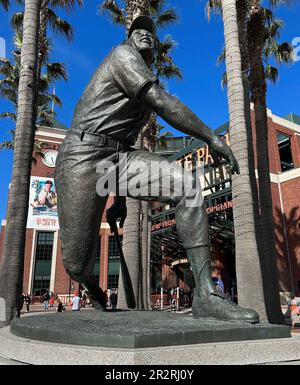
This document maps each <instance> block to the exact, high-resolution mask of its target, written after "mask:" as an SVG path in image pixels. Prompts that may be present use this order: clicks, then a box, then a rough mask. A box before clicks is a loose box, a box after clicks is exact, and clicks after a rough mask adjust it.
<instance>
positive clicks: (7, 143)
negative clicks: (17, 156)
mask: <svg viewBox="0 0 300 385" xmlns="http://www.w3.org/2000/svg"><path fill="white" fill-rule="evenodd" d="M4 148H5V149H7V150H13V149H14V142H10V141H5V142H2V143H0V150H3V149H4Z"/></svg>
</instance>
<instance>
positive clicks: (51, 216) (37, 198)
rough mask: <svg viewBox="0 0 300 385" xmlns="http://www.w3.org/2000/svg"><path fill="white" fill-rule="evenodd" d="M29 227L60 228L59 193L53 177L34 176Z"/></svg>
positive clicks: (31, 179) (32, 179) (30, 198)
mask: <svg viewBox="0 0 300 385" xmlns="http://www.w3.org/2000/svg"><path fill="white" fill-rule="evenodd" d="M27 228H29V229H39V230H58V229H59V224H58V215H57V194H56V189H55V185H54V179H53V178H44V177H39V176H32V177H31V178H30V197H29V210H28V219H27Z"/></svg>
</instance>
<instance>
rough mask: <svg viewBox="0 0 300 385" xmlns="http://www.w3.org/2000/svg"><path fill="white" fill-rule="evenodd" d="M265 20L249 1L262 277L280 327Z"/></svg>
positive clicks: (255, 2)
mask: <svg viewBox="0 0 300 385" xmlns="http://www.w3.org/2000/svg"><path fill="white" fill-rule="evenodd" d="M264 24H265V21H264V15H263V9H262V7H261V2H260V0H252V1H251V8H250V19H249V22H248V44H249V46H248V49H249V52H251V55H250V57H249V59H250V85H251V92H252V98H253V101H254V114H255V130H256V152H257V169H258V186H259V203H260V204H259V207H260V232H261V235H262V255H261V257H262V274H263V282H264V292H265V301H266V309H267V314H268V320H269V322H270V323H275V324H283V323H284V318H283V314H282V311H281V307H280V298H279V284H278V271H277V265H276V262H277V258H276V256H277V254H276V248H275V229H274V218H273V204H272V194H271V180H270V168H269V153H268V116H267V104H266V94H267V84H266V79H265V71H264V65H263V60H262V57H263V46H264V33H265V26H264Z"/></svg>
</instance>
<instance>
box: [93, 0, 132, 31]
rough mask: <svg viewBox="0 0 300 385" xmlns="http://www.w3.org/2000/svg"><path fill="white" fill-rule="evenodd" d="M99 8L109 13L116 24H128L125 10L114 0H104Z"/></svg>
mask: <svg viewBox="0 0 300 385" xmlns="http://www.w3.org/2000/svg"><path fill="white" fill-rule="evenodd" d="M99 9H100V11H101V12H102V13H105V14H107V15H108V16H109V17H110V18H111V20H112V22H113V23H114V24H117V25H123V26H125V25H126V15H125V10H124V9H121V8H120V7H119V6H118V4H117V3H116V2H115V1H114V0H104V1H103V2H102V4H101V5H100V6H99Z"/></svg>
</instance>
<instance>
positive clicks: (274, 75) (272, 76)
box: [265, 64, 279, 83]
mask: <svg viewBox="0 0 300 385" xmlns="http://www.w3.org/2000/svg"><path fill="white" fill-rule="evenodd" d="M265 76H266V79H268V80H270V81H271V82H272V83H276V82H277V81H278V78H279V73H278V69H277V68H276V67H272V66H271V65H269V64H268V65H267V66H266V67H265Z"/></svg>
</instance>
